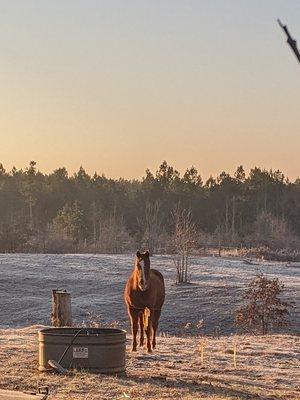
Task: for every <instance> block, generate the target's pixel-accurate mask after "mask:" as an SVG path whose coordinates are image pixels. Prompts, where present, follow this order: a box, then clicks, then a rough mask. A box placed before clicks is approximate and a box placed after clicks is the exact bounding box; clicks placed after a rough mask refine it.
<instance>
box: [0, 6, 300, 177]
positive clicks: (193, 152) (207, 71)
mask: <svg viewBox="0 0 300 400" xmlns="http://www.w3.org/2000/svg"><path fill="white" fill-rule="evenodd" d="M0 5H1V15H0V46H1V49H2V51H1V66H2V68H1V75H0V83H1V89H2V96H1V100H0V107H1V118H0V132H1V147H0V162H1V161H2V162H3V163H4V164H5V166H6V167H7V168H11V167H12V165H16V166H17V167H24V166H25V165H26V164H27V163H28V161H29V160H31V159H34V160H36V161H37V162H38V166H39V168H40V169H41V170H43V171H46V172H48V171H51V170H53V169H54V168H57V167H58V166H62V165H64V166H66V167H67V168H68V169H69V170H70V171H71V172H74V171H75V170H77V169H78V168H79V166H80V165H81V164H83V166H84V167H85V168H86V169H87V170H88V172H91V173H92V172H94V171H95V170H97V171H98V172H99V173H102V172H104V173H105V174H106V175H108V176H113V177H119V176H124V177H129V178H132V177H141V176H142V175H143V173H144V170H145V169H146V168H147V167H149V168H151V169H154V168H156V167H157V166H158V164H159V163H160V162H161V161H163V160H164V159H166V160H167V161H168V162H169V163H171V164H173V165H174V166H175V167H177V168H178V169H179V170H184V169H185V168H186V167H188V166H191V165H192V164H193V165H195V166H196V167H197V168H198V170H199V172H200V173H201V174H202V175H203V176H204V177H205V178H206V177H208V176H209V175H210V174H214V175H215V174H217V173H219V172H221V171H222V170H227V171H228V172H232V171H234V169H235V168H236V166H237V165H239V164H243V165H244V166H245V167H246V168H247V169H249V168H250V167H252V166H254V165H258V166H262V167H266V168H279V169H281V170H283V171H284V172H285V173H286V174H287V175H289V176H290V177H291V178H296V177H297V176H298V175H299V150H300V139H299V138H300V115H299V114H300V113H299V99H300V65H299V64H298V63H297V60H296V58H295V56H294V55H293V54H292V53H291V51H290V49H289V48H288V46H287V44H286V43H285V37H284V34H283V32H282V31H281V30H280V28H279V26H278V25H277V22H276V19H277V18H278V17H280V18H281V20H282V21H283V22H284V23H287V24H288V27H289V29H290V32H291V34H292V35H293V36H294V37H295V38H296V39H297V38H298V41H299V43H300V2H299V1H289V0H286V1H279V0H272V1H271V0H268V1H257V0H254V1H245V0H240V1H223V0H219V1H200V0H198V1H196V0H193V1H184V0H181V1H178V0H169V1H164V0H160V1H156V0H148V1H145V0H139V1H137V0H136V1H130V0H126V1H125V0H124V1H120V0H110V1H92V0H85V1H76V0H72V1H71V0H69V1H66V0H60V1H55V0H51V1H45V0H44V1H43V0H39V1H37V0H36V1H32V0H22V1H21V0H20V1H14V0H11V1H3V0H2V1H0Z"/></svg>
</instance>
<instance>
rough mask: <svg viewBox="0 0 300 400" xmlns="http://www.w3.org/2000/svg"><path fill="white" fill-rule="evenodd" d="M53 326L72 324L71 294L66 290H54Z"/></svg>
mask: <svg viewBox="0 0 300 400" xmlns="http://www.w3.org/2000/svg"><path fill="white" fill-rule="evenodd" d="M51 323H52V326H55V327H61V326H72V310H71V294H70V293H67V292H66V291H65V290H57V289H54V290H52V313H51Z"/></svg>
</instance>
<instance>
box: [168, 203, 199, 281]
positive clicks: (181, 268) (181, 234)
mask: <svg viewBox="0 0 300 400" xmlns="http://www.w3.org/2000/svg"><path fill="white" fill-rule="evenodd" d="M172 215H173V219H174V226H175V227H174V234H173V237H172V240H173V246H174V250H175V256H174V258H173V260H174V264H175V267H176V283H185V282H188V278H189V275H188V262H189V255H190V254H191V251H192V250H193V249H194V248H195V246H196V238H197V230H196V226H195V224H194V223H193V221H192V213H191V211H190V210H186V209H182V208H181V207H180V205H177V207H176V208H175V209H174V211H173V213H172Z"/></svg>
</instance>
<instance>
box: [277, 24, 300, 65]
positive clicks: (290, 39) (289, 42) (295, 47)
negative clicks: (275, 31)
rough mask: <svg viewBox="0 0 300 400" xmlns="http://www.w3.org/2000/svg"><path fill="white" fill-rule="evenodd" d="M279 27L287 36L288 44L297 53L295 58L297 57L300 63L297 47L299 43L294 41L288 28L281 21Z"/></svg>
mask: <svg viewBox="0 0 300 400" xmlns="http://www.w3.org/2000/svg"><path fill="white" fill-rule="evenodd" d="M277 21H278V24H279V26H280V27H281V28H282V29H283V30H284V32H285V34H286V36H287V43H288V44H289V46H290V47H291V49H292V50H293V52H294V53H295V56H296V57H297V59H298V61H299V62H300V53H299V50H298V47H297V42H296V40H295V39H293V38H292V37H291V35H290V33H289V31H288V28H287V26H286V25H283V24H282V22H281V21H280V19H278V20H277Z"/></svg>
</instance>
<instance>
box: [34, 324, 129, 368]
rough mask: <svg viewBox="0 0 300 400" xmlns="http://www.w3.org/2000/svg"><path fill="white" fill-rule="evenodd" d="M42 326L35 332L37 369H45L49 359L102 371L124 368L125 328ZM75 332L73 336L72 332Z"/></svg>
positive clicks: (61, 363)
mask: <svg viewBox="0 0 300 400" xmlns="http://www.w3.org/2000/svg"><path fill="white" fill-rule="evenodd" d="M79 330H82V328H46V329H42V330H40V331H39V333H38V339H39V371H49V370H50V369H51V367H50V366H49V364H48V361H49V360H55V361H57V362H58V361H59V360H60V358H61V356H62V354H63V353H64V352H65V351H66V350H67V347H68V346H69V345H70V343H72V340H73V343H72V344H71V346H70V348H69V349H68V350H67V351H66V353H65V355H64V357H63V359H62V360H61V362H60V365H61V366H62V367H64V368H66V369H69V368H75V369H86V370H90V371H93V372H99V373H103V374H115V373H122V372H125V353H126V331H124V330H123V329H111V328H84V329H83V330H82V331H81V332H79ZM76 334H77V337H75V339H74V336H75V335H76Z"/></svg>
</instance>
